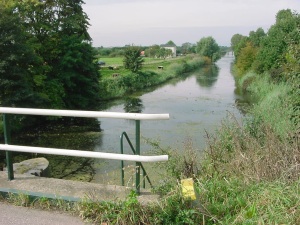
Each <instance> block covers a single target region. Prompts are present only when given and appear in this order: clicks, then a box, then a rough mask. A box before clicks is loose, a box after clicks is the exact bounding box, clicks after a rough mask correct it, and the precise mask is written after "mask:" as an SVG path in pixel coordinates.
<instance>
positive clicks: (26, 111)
mask: <svg viewBox="0 0 300 225" xmlns="http://www.w3.org/2000/svg"><path fill="white" fill-rule="evenodd" d="M0 113H6V114H22V115H40V116H73V117H89V118H114V119H130V120H167V119H169V118H170V116H169V114H140V113H119V112H98V111H78V110H54V109H31V108H8V107H0Z"/></svg>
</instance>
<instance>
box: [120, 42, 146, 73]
mask: <svg viewBox="0 0 300 225" xmlns="http://www.w3.org/2000/svg"><path fill="white" fill-rule="evenodd" d="M141 51H142V50H141V48H140V47H137V46H128V47H127V48H126V49H125V52H124V61H123V62H124V68H125V69H129V70H130V71H131V72H133V73H135V72H138V71H139V70H141V69H142V64H143V62H144V59H143V58H142V57H141Z"/></svg>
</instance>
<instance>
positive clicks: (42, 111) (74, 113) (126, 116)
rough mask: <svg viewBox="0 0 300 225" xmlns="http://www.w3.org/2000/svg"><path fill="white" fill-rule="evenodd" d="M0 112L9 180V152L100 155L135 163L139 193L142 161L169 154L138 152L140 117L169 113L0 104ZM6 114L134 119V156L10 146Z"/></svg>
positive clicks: (161, 158)
mask: <svg viewBox="0 0 300 225" xmlns="http://www.w3.org/2000/svg"><path fill="white" fill-rule="evenodd" d="M0 113H2V114H3V125H4V138H5V144H0V150H2V151H6V161H7V171H8V179H9V180H12V179H14V175H13V166H12V159H11V157H12V156H11V152H13V151H14V152H29V153H42V154H53V155H65V156H76V157H88V158H102V159H112V160H121V161H123V160H125V161H134V162H136V165H137V169H136V189H137V192H138V193H139V185H140V178H139V176H140V167H141V162H160V161H167V160H168V155H158V156H141V155H140V120H167V119H169V118H170V117H169V114H140V113H119V112H99V111H78V110H54V109H32V108H9V107H0ZM6 114H21V115H40V116H70V117H88V118H113V119H130V120H135V121H136V122H135V123H136V134H135V135H136V150H135V155H125V154H116V153H106V152H91V151H80V150H72V149H57V148H43V147H31V146H19V145H10V134H9V130H10V129H9V123H8V122H7V117H6Z"/></svg>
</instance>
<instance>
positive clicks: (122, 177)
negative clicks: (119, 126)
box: [120, 132, 125, 186]
mask: <svg viewBox="0 0 300 225" xmlns="http://www.w3.org/2000/svg"><path fill="white" fill-rule="evenodd" d="M123 134H124V132H123V133H122V134H121V138H120V144H121V154H124V150H123ZM121 184H122V186H125V182H124V161H123V160H121Z"/></svg>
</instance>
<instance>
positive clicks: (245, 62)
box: [236, 41, 257, 74]
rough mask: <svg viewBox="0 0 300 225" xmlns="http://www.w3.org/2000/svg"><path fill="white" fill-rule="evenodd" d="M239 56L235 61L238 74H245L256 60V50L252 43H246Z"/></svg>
mask: <svg viewBox="0 0 300 225" xmlns="http://www.w3.org/2000/svg"><path fill="white" fill-rule="evenodd" d="M239 54H240V56H239V57H238V58H237V60H236V67H237V69H238V72H239V74H245V73H246V72H247V71H248V70H250V69H251V66H252V64H253V62H254V60H255V59H256V54H257V48H255V47H254V46H253V44H252V42H250V41H249V42H246V46H245V47H243V48H242V49H241V50H240V52H239Z"/></svg>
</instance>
